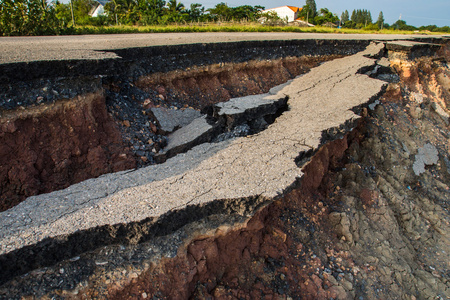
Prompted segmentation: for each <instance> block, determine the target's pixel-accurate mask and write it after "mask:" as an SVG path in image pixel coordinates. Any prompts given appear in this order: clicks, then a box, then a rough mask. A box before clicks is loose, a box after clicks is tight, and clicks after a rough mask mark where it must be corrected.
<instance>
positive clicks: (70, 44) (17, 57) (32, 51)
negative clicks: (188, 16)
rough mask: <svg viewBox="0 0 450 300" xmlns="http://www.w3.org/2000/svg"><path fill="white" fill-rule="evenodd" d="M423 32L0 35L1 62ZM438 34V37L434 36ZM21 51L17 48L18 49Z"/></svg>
mask: <svg viewBox="0 0 450 300" xmlns="http://www.w3.org/2000/svg"><path fill="white" fill-rule="evenodd" d="M423 37H424V36H423V35H386V34H377V35H373V34H323V33H322V34H320V33H293V32H266V33H262V32H204V33H148V34H111V35H86V36H45V37H1V38H0V64H6V63H17V62H33V61H47V60H79V59H93V60H95V59H106V58H118V56H117V55H116V54H115V53H114V52H112V51H111V50H114V49H124V48H134V47H150V46H165V45H181V44H193V43H211V42H214V43H221V42H239V41H257V40H259V41H261V40H311V39H313V40H316V39H320V40H327V39H335V40H375V39H376V40H384V41H388V40H404V39H411V38H423ZM435 37H439V36H435ZM18 50H20V51H18Z"/></svg>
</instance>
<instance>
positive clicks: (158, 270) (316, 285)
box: [109, 58, 450, 299]
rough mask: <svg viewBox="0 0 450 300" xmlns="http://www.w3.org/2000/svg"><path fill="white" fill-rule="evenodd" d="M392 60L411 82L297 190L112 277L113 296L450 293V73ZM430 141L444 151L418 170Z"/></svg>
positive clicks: (430, 64)
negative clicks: (115, 281)
mask: <svg viewBox="0 0 450 300" xmlns="http://www.w3.org/2000/svg"><path fill="white" fill-rule="evenodd" d="M393 65H394V67H395V68H396V69H397V71H398V73H399V75H400V77H401V79H402V81H400V82H399V83H392V84H391V85H390V86H389V88H388V90H387V91H386V93H385V94H384V96H383V97H381V98H380V99H379V104H378V105H377V106H375V105H374V106H372V109H373V110H372V109H363V110H362V115H363V116H364V118H363V119H362V120H361V121H360V123H359V125H358V127H357V129H356V130H354V131H352V132H351V133H350V134H348V135H347V136H345V137H344V138H343V139H341V140H337V141H334V142H332V143H330V144H327V145H326V146H324V147H323V148H322V149H321V150H320V151H319V152H318V153H316V154H315V155H314V156H313V157H312V160H311V162H310V163H309V164H308V165H307V166H306V167H305V168H304V171H305V175H304V177H303V178H302V181H301V182H300V183H299V184H298V186H297V187H296V188H294V190H292V191H291V192H290V193H288V194H286V195H285V196H283V197H282V198H281V199H279V200H277V201H276V202H274V203H272V204H270V205H269V206H268V207H266V208H264V209H263V210H262V211H260V212H259V213H257V214H256V215H255V216H254V217H253V218H252V219H251V220H250V221H249V222H248V223H247V225H246V226H244V227H240V228H236V230H234V231H232V232H229V233H227V234H217V235H215V236H214V235H213V236H200V237H198V238H197V239H194V240H193V241H192V242H191V243H189V244H188V245H187V246H186V247H184V248H182V249H180V250H179V253H178V256H177V257H176V258H173V259H164V260H162V261H161V263H160V264H157V265H154V266H152V267H150V268H149V269H148V271H146V272H143V273H142V274H141V275H140V276H135V277H133V278H130V283H129V284H128V285H127V286H125V287H122V288H113V287H112V288H111V289H110V291H109V292H110V295H111V294H114V297H112V298H113V299H144V298H152V297H156V298H162V299H330V298H333V299H354V298H361V299H362V298H363V299H436V298H437V299H446V298H448V297H450V287H449V280H450V278H449V274H450V272H449V269H450V265H449V263H448V262H449V253H450V248H449V247H450V246H449V245H450V236H449V234H448V232H449V229H450V228H449V224H450V217H449V216H450V214H449V205H448V204H449V201H450V196H449V195H450V192H449V191H450V187H449V182H450V164H449V162H448V159H449V156H450V144H449V139H448V129H449V125H448V123H446V122H445V119H443V118H442V115H440V114H439V113H438V111H437V110H436V108H435V107H436V105H439V106H440V107H441V108H443V110H444V112H448V109H447V108H446V106H445V105H446V103H448V100H449V97H448V94H447V92H446V86H445V82H446V81H445V78H448V76H449V75H450V73H449V69H448V66H447V65H446V63H445V62H444V63H443V62H441V61H436V60H432V59H429V58H422V59H417V60H415V61H409V62H405V61H403V62H400V64H399V62H395V61H394V62H393ZM438 78H441V79H438ZM443 78H444V79H443ZM442 82H444V84H442ZM427 143H430V144H432V145H433V146H434V147H436V149H437V153H438V157H439V160H438V162H437V164H431V165H427V166H426V167H425V168H426V171H425V172H424V173H422V174H419V175H418V174H416V173H415V171H414V167H413V165H414V164H415V162H416V160H417V153H418V149H419V148H420V147H422V146H423V145H425V144H427Z"/></svg>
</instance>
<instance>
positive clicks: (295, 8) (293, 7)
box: [286, 5, 302, 12]
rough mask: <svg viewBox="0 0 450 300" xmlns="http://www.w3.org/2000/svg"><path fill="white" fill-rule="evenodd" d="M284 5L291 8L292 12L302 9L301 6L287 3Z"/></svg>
mask: <svg viewBox="0 0 450 300" xmlns="http://www.w3.org/2000/svg"><path fill="white" fill-rule="evenodd" d="M286 6H287V7H289V8H290V9H292V11H293V12H299V11H301V10H302V7H296V6H289V5H286Z"/></svg>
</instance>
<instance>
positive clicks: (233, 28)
mask: <svg viewBox="0 0 450 300" xmlns="http://www.w3.org/2000/svg"><path fill="white" fill-rule="evenodd" d="M169 32H313V33H314V32H315V33H343V34H367V33H370V34H412V33H417V32H413V31H399V30H364V29H348V28H342V29H337V28H329V27H320V26H316V27H297V26H266V25H261V24H258V23H193V24H180V25H154V26H126V25H119V26H105V27H97V26H76V27H75V28H73V30H72V33H73V34H123V33H169ZM420 33H422V34H440V33H436V32H420ZM443 34H445V33H443Z"/></svg>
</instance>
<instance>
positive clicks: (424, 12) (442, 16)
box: [62, 0, 450, 27]
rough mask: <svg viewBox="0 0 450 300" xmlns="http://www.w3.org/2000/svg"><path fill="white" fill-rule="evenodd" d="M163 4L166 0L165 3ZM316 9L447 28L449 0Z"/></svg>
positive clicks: (230, 0) (326, 3)
mask: <svg viewBox="0 0 450 300" xmlns="http://www.w3.org/2000/svg"><path fill="white" fill-rule="evenodd" d="M62 2H63V3H68V2H70V1H69V0H63V1H62ZM166 2H167V1H166ZM178 2H181V3H182V4H184V5H185V7H186V8H189V7H190V5H191V4H192V3H200V4H201V5H203V6H204V7H205V8H207V9H208V8H212V7H214V6H216V5H217V4H219V3H221V2H224V3H226V4H227V5H228V6H230V7H236V6H241V5H251V6H256V5H260V6H264V7H265V8H266V9H269V8H274V7H279V6H284V5H290V6H297V7H302V6H303V5H305V0H301V1H299V2H295V1H292V0H289V2H285V3H282V2H279V1H274V0H249V1H247V2H246V4H242V2H240V1H238V0H225V1H221V0H218V1H212V0H204V1H202V0H198V1H197V0H188V1H182V0H181V1H179V0H178ZM316 6H317V10H319V9H321V8H328V9H329V10H330V11H331V12H332V13H335V14H336V15H337V16H338V17H339V18H340V17H341V14H342V12H344V11H345V10H348V12H349V14H350V16H351V14H352V11H353V10H356V9H366V10H368V11H370V13H371V15H372V21H373V22H376V21H377V19H378V15H379V13H380V11H382V12H383V16H384V20H385V23H388V24H389V25H392V24H393V23H395V22H396V21H397V20H399V19H401V20H404V21H405V22H406V23H407V24H408V25H412V26H415V27H420V26H428V25H436V26H438V27H443V26H450V16H449V12H450V1H449V0H429V1H426V2H424V1H418V0H410V1H407V0H378V1H376V2H374V1H373V0H371V1H368V0H362V1H361V0H346V1H341V2H339V3H338V2H336V1H331V0H316Z"/></svg>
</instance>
